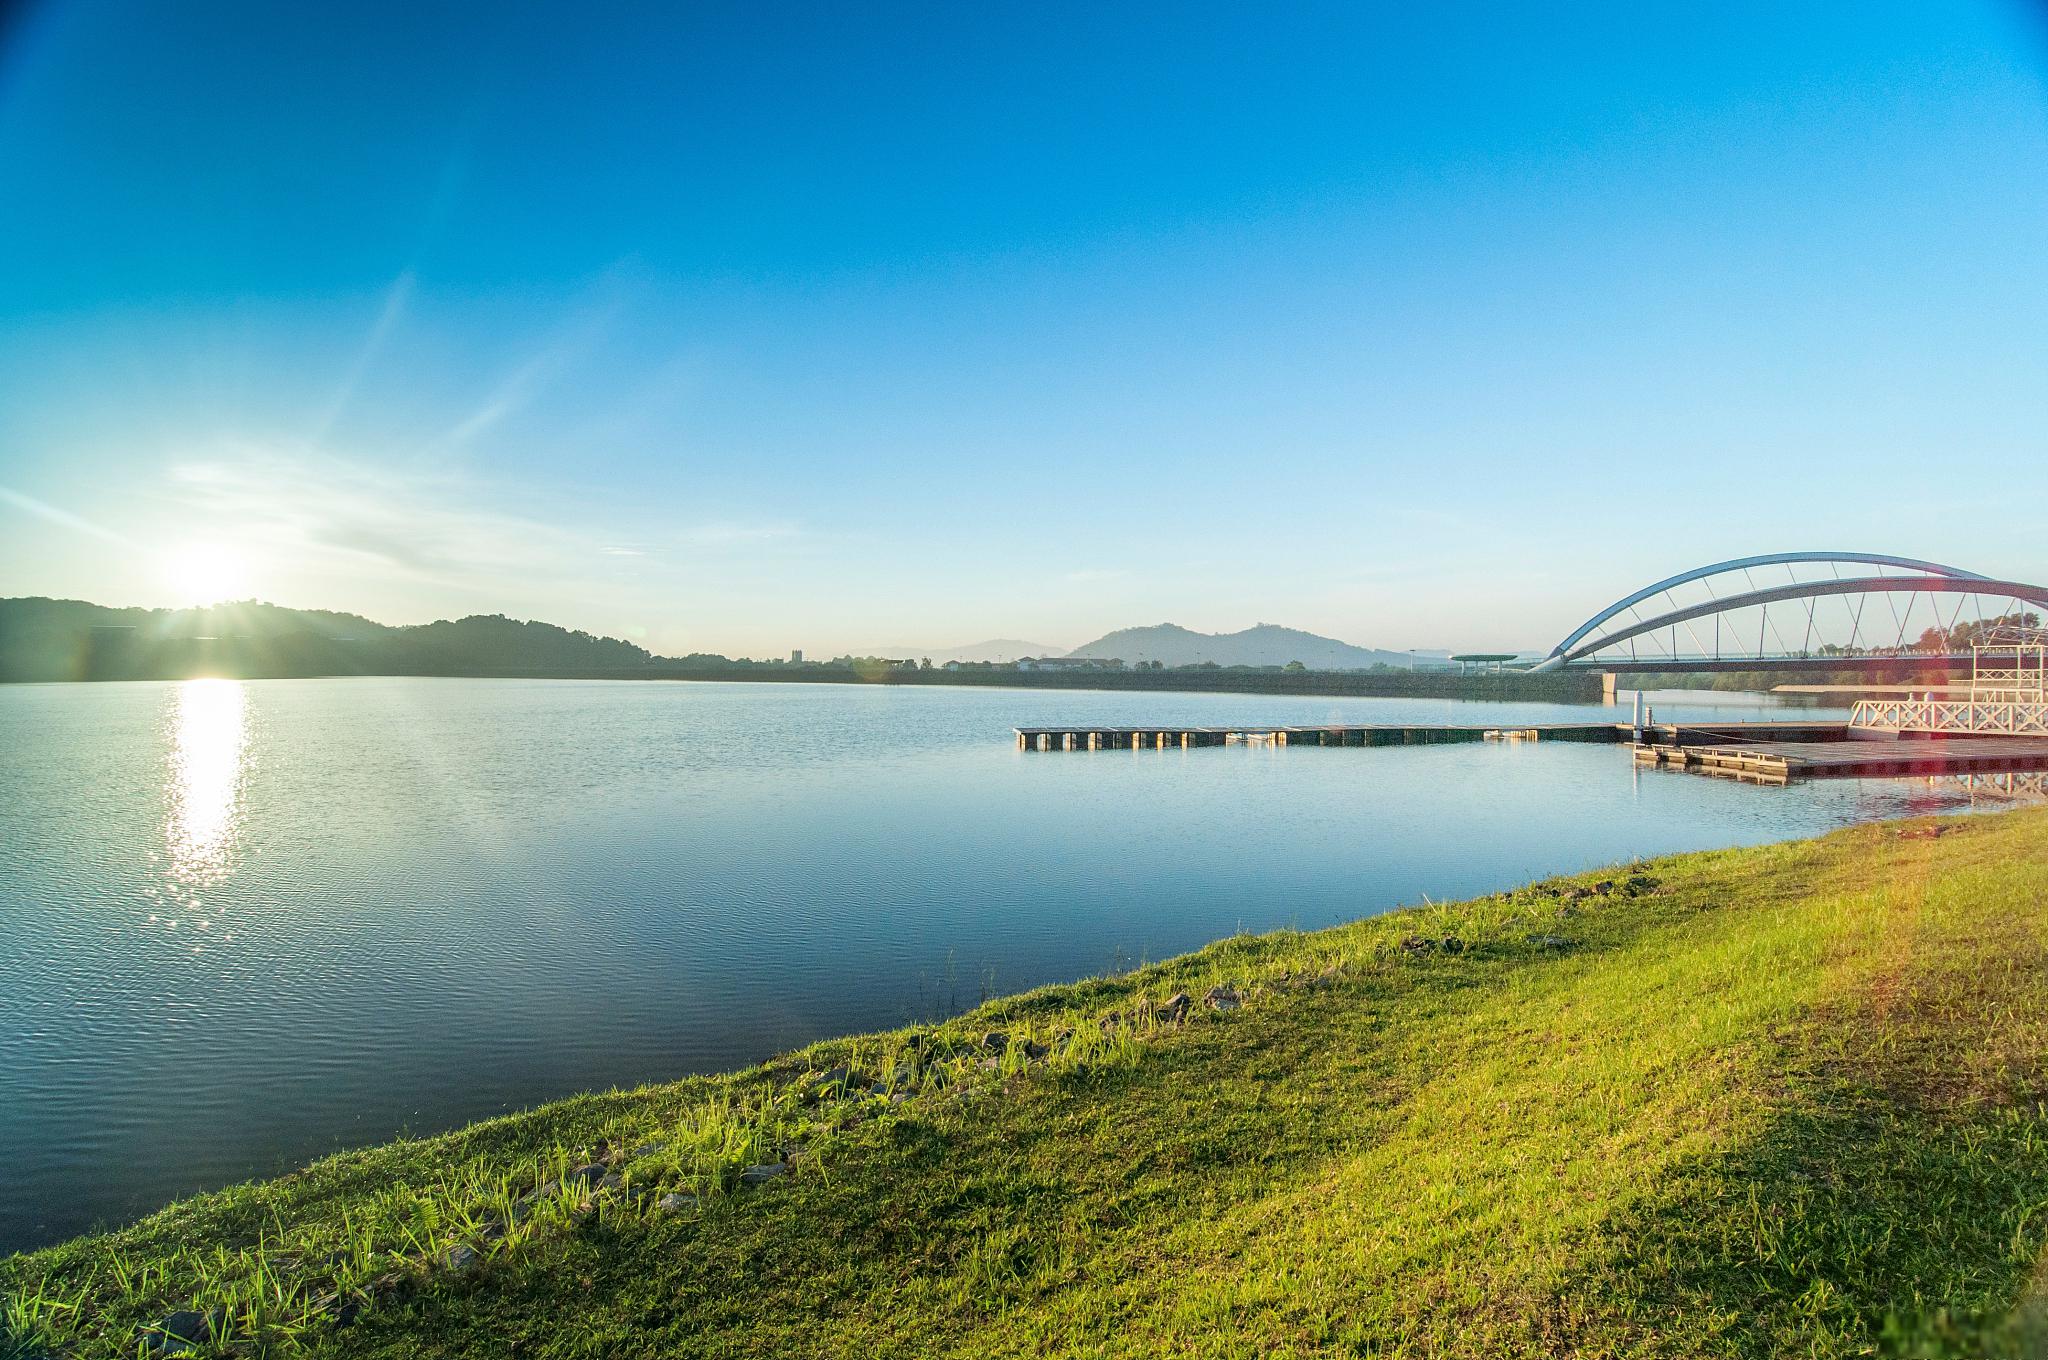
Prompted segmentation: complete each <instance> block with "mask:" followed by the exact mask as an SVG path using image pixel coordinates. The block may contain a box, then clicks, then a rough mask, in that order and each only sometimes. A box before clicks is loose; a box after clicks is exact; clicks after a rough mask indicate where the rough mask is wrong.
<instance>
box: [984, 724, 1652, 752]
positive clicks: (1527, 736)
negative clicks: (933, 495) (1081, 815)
mask: <svg viewBox="0 0 2048 1360" xmlns="http://www.w3.org/2000/svg"><path fill="white" fill-rule="evenodd" d="M1016 731H1017V749H1018V750H1020V751H1149V750H1160V751H1164V750H1168V749H1174V748H1179V749H1186V748H1191V747H1196V746H1227V745H1231V744H1233V743H1239V742H1242V743H1245V744H1261V743H1269V744H1271V745H1274V746H1435V745H1441V744H1444V743H1448V742H1465V741H1592V742H1605V743H1609V744H1612V743H1617V742H1625V741H1628V740H1629V739H1630V737H1631V736H1632V735H1633V731H1632V729H1631V728H1630V727H1629V725H1628V724H1627V723H1532V724H1526V725H1520V726H1508V727H1503V726H1500V725H1499V724H1494V725H1492V726H1485V727H1479V726H1473V727H1458V726H1450V727H1446V726H1441V725H1430V724H1385V723H1371V724H1273V725H1264V726H1260V725H1249V726H1247V725H1239V726H1235V727H1181V726H1166V725H1162V726H1149V725H1148V726H1145V727H1020V728H1018V729H1016Z"/></svg>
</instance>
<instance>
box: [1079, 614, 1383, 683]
mask: <svg viewBox="0 0 2048 1360" xmlns="http://www.w3.org/2000/svg"><path fill="white" fill-rule="evenodd" d="M1068 655H1069V656H1094V657H1104V658H1109V657H1120V658H1122V659H1123V660H1125V661H1128V662H1131V663H1132V664H1134V665H1135V664H1136V663H1138V662H1140V661H1159V662H1163V663H1164V664H1166V665H1168V666H1194V665H1199V664H1201V663H1202V662H1205V661H1213V662H1214V663H1216V664H1217V665H1219V666H1284V665H1286V664H1287V663H1288V662H1290V661H1299V662H1300V663H1301V664H1302V665H1304V666H1306V667H1308V668H1309V669H1310V670H1315V671H1356V670H1366V669H1368V668H1370V667H1373V666H1406V665H1408V664H1409V661H1410V658H1409V656H1408V654H1407V653H1406V652H1385V651H1380V650H1378V649H1376V648H1372V647H1354V646H1352V645H1351V644H1350V643H1348V642H1339V641H1337V639H1335V638H1326V637H1318V636H1317V635H1316V634H1314V633H1304V632H1302V631H1301V630H1300V629H1299V628H1282V627H1280V626H1279V625H1278V624H1272V623H1262V624H1259V625H1258V626H1257V627H1254V628H1247V629H1245V630H1244V631H1243V632H1241V633H1197V632H1195V631H1194V630H1193V629H1189V628H1183V627H1181V626H1180V625H1179V624H1176V623H1162V624H1158V625H1156V626H1154V627H1151V628H1119V629H1118V630H1117V631H1116V632H1114V633H1111V634H1109V635H1107V636H1106V637H1100V638H1097V639H1096V640H1095V641H1093V642H1091V643H1088V644H1087V645H1086V646H1082V647H1076V648H1075V649H1074V650H1073V651H1071V652H1069V653H1068Z"/></svg>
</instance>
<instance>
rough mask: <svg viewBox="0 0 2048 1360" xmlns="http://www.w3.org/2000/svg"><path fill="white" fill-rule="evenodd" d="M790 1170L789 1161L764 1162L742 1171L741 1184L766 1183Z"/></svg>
mask: <svg viewBox="0 0 2048 1360" xmlns="http://www.w3.org/2000/svg"><path fill="white" fill-rule="evenodd" d="M788 1171H789V1164H788V1163H787V1162H763V1163H762V1164H761V1165H759V1166H750V1167H748V1168H747V1169H746V1170H745V1171H742V1172H740V1184H741V1185H766V1184H767V1183H768V1182H770V1181H772V1180H774V1179H775V1178H776V1177H777V1176H781V1175H784V1174H786V1173H787V1172H788Z"/></svg>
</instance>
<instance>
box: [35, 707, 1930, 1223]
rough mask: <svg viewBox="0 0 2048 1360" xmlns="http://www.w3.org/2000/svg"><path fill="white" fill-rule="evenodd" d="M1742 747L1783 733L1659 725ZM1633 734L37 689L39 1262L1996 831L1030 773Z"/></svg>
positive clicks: (1296, 773)
mask: <svg viewBox="0 0 2048 1360" xmlns="http://www.w3.org/2000/svg"><path fill="white" fill-rule="evenodd" d="M1812 711H1813V710H1804V712H1812ZM1709 713H1713V714H1717V715H1718V716H1720V717H1722V718H1724V719H1726V718H1729V717H1736V716H1745V715H1744V714H1741V713H1739V712H1735V711H1731V710H1730V709H1728V708H1718V709H1706V708H1702V707H1701V706H1700V705H1699V704H1698V703H1696V702H1694V703H1681V702H1670V701H1665V702H1660V703H1659V704H1658V716H1659V717H1660V718H1664V717H1685V716H1706V715H1707V714H1709ZM1619 716H1621V715H1620V714H1619V713H1618V712H1617V711H1615V710H1605V709H1599V708H1583V707H1565V706H1559V705H1548V704H1453V703H1445V702H1432V701H1417V700H1375V699H1301V698H1278V697H1259V696H1246V695H1200V694H1127V693H1115V694H1110V693H1103V694H1093V693H1069V692H1051V691H1043V690H1021V691H1017V690H1010V691H1003V690H984V689H924V688H916V689H913V688H881V687H859V686H850V687H840V686H818V685H786V686H784V685H705V684H645V683H642V684H632V683H625V684H605V683H583V682H572V681H542V682H527V681H491V680H331V681H329V680H286V681H259V682H249V683H239V682H234V681H223V680H205V681H189V682H185V683H182V684H126V685H76V686H21V685H17V686H0V1167H5V1168H6V1175H5V1180H6V1190H5V1193H4V1195H0V1251H4V1250H10V1249H16V1248H21V1247H26V1246H31V1245H36V1244H40V1243H45V1242H50V1241H54V1240H57V1239H59V1238H62V1237H64V1236H67V1235H70V1234H73V1233H76V1232H80V1231H83V1230H85V1229H87V1228H90V1227H93V1226H95V1225H96V1224H112V1223H117V1222H120V1221H122V1220H125V1219H129V1218H133V1217H135V1216H137V1215H139V1214H141V1213H144V1212H146V1211H148V1210H150V1209H152V1208H154V1207H156V1206H158V1205H160V1204H162V1203H163V1202H165V1201H166V1200H169V1199H171V1198H174V1197H176V1196H178V1195H181V1194H185V1193H189V1192H191V1191H194V1190H199V1189H203V1188H208V1187H212V1186H218V1185H222V1184H225V1183H228V1182H231V1181H235V1180H239V1179H244V1178H246V1177H249V1176H254V1175H261V1174H266V1173H272V1172H276V1171H280V1170H284V1169H287V1168H289V1167H292V1166H295V1165H298V1164H300V1163H302V1162H304V1161H306V1160H309V1159H311V1158H313V1157H316V1156H318V1155H320V1154H322V1153H325V1152H328V1151H332V1150H334V1149H336V1148H339V1147H344V1146H349V1145H354V1144H362V1143H368V1142H375V1141H381V1140H384V1139H386V1138H389V1137H391V1136H392V1135H394V1134H396V1133H398V1132H400V1131H410V1132H416V1133H417V1132H428V1131H432V1130H436V1129H441V1128H446V1127H449V1126H451V1125H455V1124H459V1123H463V1122H466V1121H468V1120H472V1119H475V1118H479V1117H482V1116H486V1115H490V1114H494V1113H498V1112H501V1111H504V1110H508V1109H514V1108H518V1107H522V1106H526V1105H531V1104H534V1103H537V1102H539V1101H542V1100H546V1099H549V1098H551V1097H555V1096H560V1095H565V1094H568V1093H570V1092H574V1091H581V1090H587V1089H591V1088H594V1087H595V1088H603V1087H610V1086H614V1085H621V1084H632V1083H639V1082H644V1081H649V1080H654V1079H659V1078H666V1077H672V1076H676V1075H680V1074H683V1073H687V1072H695V1071H705V1070H713V1069H720V1068H729V1067H733V1066H737V1065H742V1064H745V1063H748V1062H751V1061H754V1060H757V1059H759V1058H762V1057H765V1056H767V1055H769V1054H772V1053H775V1052H777V1051H780V1050H784V1049H788V1048H792V1047H795V1046H798V1045H801V1044H803V1043H805V1042H807V1041H809V1040H812V1039H816V1038H819V1037H822V1036H826V1035H832V1034H839V1033H845V1032H848V1031H854V1030H862V1029H871V1028H875V1027H879V1026H885V1025H891V1024H895V1023H899V1022H902V1021H905V1020H909V1019H914V1018H921V1017H930V1016H933V1015H937V1014H942V1013H946V1012H950V1011H952V1010H955V1009H957V1008H959V1007H962V1006H966V1005H971V1004H972V1003H974V1002H975V1001H976V1000H977V999H979V998H980V997H981V996H982V995H983V994H985V993H988V992H998V991H1013V990H1017V989H1020V988H1025V987H1030V986H1034V985H1036V984H1039V983H1044V982H1051V981H1057V980H1063V979H1071V978H1075V977H1079V976H1083V975H1086V974H1090V973H1098V972H1102V971H1104V970H1109V969H1118V968H1124V967H1128V966H1130V965H1132V964H1134V963H1137V962H1139V961H1143V960H1148V959H1158V958H1162V957H1165V956H1168V955H1172V954H1176V953H1179V952H1182V951H1185V950H1188V949H1191V948H1194V947H1196V946H1198V945H1201V944H1203V943H1204V942H1206V941H1209V940H1212V939H1215V938H1217V937H1218V936H1221V935H1226V934H1229V933H1230V932H1232V931H1236V930H1254V931H1255V930H1265V929H1270V928H1273V927H1277V926H1299V927H1315V926H1321V925H1327V924H1330V923H1332V922H1336V921H1342V920H1346V919H1349V918H1353V917H1357V916H1361V915H1367V914H1370V913H1373V912H1378V911H1382V910H1385V909H1386V908H1389V907H1393V906H1397V905H1401V904H1404V903H1411V902H1415V901H1417V900H1419V899H1420V898H1421V897H1422V896H1423V895H1424V894H1427V895H1429V896H1431V897H1436V898H1446V897H1452V898H1454V897H1461V896H1467V895H1471V894H1475V893H1479V892H1485V891H1491V890H1495V889H1498V888H1501V887H1504V886H1507V885H1510V884H1513V883H1516V882H1520V881H1522V880H1526V879H1529V878H1531V877H1535V876H1538V875H1544V874H1550V873H1556V872H1559V871H1565V870H1576V869H1582V868H1586V867H1590V866H1595V865H1600V864H1604V863H1609V862H1612V861H1615V860H1619V859H1625V858H1628V857H1631V856H1636V855H1649V854H1656V853H1661V852H1666V851H1671V850H1679V849H1686V848H1694V847H1706V846H1720V845H1730V844H1739V843H1753V842H1761V841H1769V840H1777V839H1782V838H1785V837H1790V836H1799V835H1806V834H1809V833H1813V832H1818V831H1821V830H1825V829H1827V828H1829V827H1833V826H1837V825H1841V824H1843V823H1846V822H1851V821H1856V820H1860V819H1866V818H1872V817H1884V816H1894V815H1900V814H1904V813H1909V812H1919V811H1929V810H1938V809H1946V808H1951V807H1955V806H1958V805H1959V802H1960V799H1961V798H1962V797H1963V796H1962V795H1959V794H1951V793H1944V792H1943V791H1941V790H1940V789H1938V788H1932V787H1930V786H1929V785H1928V784H1927V783H1926V782H1925V781H1921V782H1918V783H1884V782H1877V781H1869V782H1837V783H1825V784H1814V785H1807V786H1803V787H1794V788H1790V789H1757V788H1750V787H1745V786H1739V785H1736V784H1732V783H1726V782H1722V781H1719V780H1713V779H1706V778H1700V777H1697V776H1686V775H1676V774H1660V773H1656V772H1651V773H1644V774H1639V773H1637V772H1636V771H1635V770H1634V768H1633V767H1632V765H1631V763H1630V760H1629V758H1628V755H1627V753H1626V752H1625V751H1622V750H1619V749H1615V748H1609V747H1593V746H1579V745H1565V744H1550V745H1533V746H1522V745H1469V746H1453V747H1417V748H1386V749H1376V750H1359V749H1351V750H1335V749H1332V750H1324V749H1318V748H1313V747H1294V748H1290V749H1286V750H1274V749H1271V748H1262V747H1253V748H1243V747H1229V748H1222V749H1209V750H1196V751H1179V750H1173V751H1164V752H1157V751H1155V752H1139V753H1131V752H1115V753H1098V754H1093V755H1090V754H1074V755H1060V754H1049V755H1038V754H1023V753H1020V752H1018V751H1017V750H1016V749H1015V747H1014V745H1013V743H1012V738H1011V734H1010V728H1011V727H1012V725H1015V724H1025V725H1030V724H1045V723H1053V722H1068V721H1076V722H1078V721H1083V720H1088V721H1097V722H1102V723H1105V724H1116V723H1127V724H1136V723H1141V722H1145V723H1150V722H1157V723H1160V724H1170V723H1176V722H1186V723H1190V724H1201V723H1235V722H1261V721H1263V722H1316V721H1324V720H1344V721H1353V722H1456V723H1488V724H1491V723H1495V722H1502V723H1517V722H1534V721H1543V720H1552V721H1604V720H1607V719H1609V718H1615V717H1619Z"/></svg>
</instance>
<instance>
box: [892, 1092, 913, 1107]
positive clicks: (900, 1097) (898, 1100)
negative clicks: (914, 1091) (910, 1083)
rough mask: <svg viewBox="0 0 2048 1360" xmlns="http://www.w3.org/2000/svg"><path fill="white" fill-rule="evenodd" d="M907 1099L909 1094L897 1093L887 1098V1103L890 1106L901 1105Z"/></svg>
mask: <svg viewBox="0 0 2048 1360" xmlns="http://www.w3.org/2000/svg"><path fill="white" fill-rule="evenodd" d="M908 1099H910V1092H908V1091H898V1092H897V1093H896V1094H895V1095H893V1096H890V1097H889V1103H890V1104H891V1105H901V1104H902V1103H903V1102H904V1101H906V1100H908Z"/></svg>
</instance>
